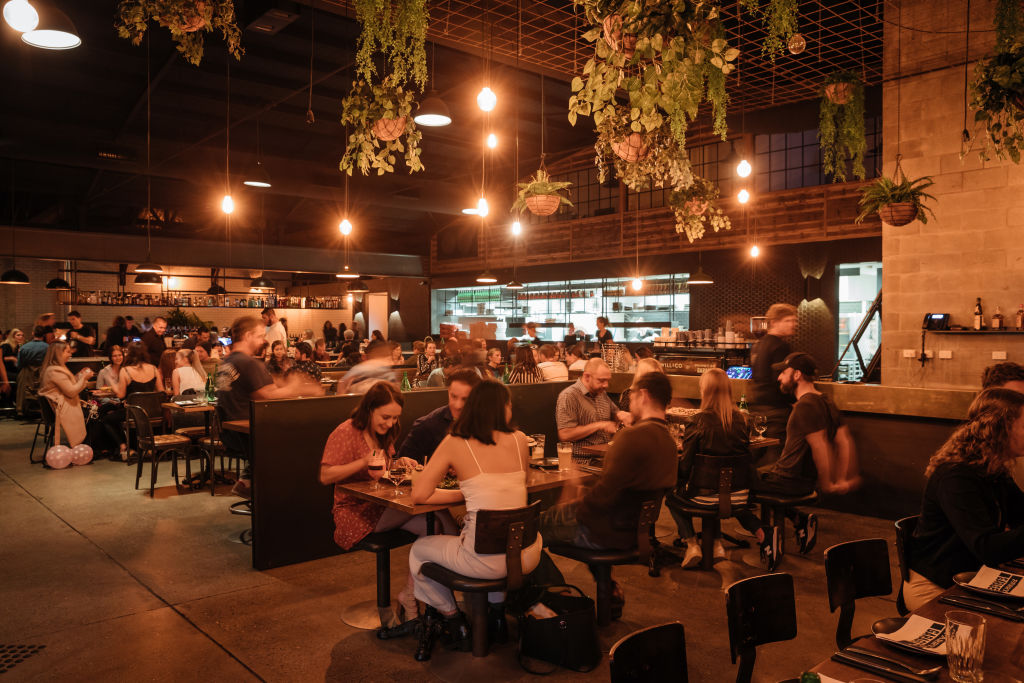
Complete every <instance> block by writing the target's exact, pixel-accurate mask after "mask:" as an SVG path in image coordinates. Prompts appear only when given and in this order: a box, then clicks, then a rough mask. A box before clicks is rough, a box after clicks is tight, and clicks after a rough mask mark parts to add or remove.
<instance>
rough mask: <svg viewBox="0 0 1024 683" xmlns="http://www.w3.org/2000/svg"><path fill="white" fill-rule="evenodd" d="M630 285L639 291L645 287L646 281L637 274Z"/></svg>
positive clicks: (635, 290)
mask: <svg viewBox="0 0 1024 683" xmlns="http://www.w3.org/2000/svg"><path fill="white" fill-rule="evenodd" d="M630 286H631V287H632V288H633V291H634V292H639V291H640V290H641V289H643V288H644V281H643V280H641V279H640V276H639V275H637V276H636V277H635V278H633V282H631V283H630Z"/></svg>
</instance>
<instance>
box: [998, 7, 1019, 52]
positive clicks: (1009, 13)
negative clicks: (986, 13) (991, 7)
mask: <svg viewBox="0 0 1024 683" xmlns="http://www.w3.org/2000/svg"><path fill="white" fill-rule="evenodd" d="M993 24H994V25H995V28H996V52H1008V51H1009V50H1012V49H1013V45H1014V44H1015V43H1019V42H1021V41H1022V40H1024V9H1022V8H1021V4H1020V0H997V2H996V13H995V21H993Z"/></svg>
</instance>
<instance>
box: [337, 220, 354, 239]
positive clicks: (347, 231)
mask: <svg viewBox="0 0 1024 683" xmlns="http://www.w3.org/2000/svg"><path fill="white" fill-rule="evenodd" d="M338 232H340V233H341V234H342V235H344V236H345V237H348V236H349V235H351V234H352V221H350V220H349V219H347V218H342V219H341V222H340V223H338Z"/></svg>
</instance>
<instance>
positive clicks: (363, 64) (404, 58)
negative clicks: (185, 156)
mask: <svg viewBox="0 0 1024 683" xmlns="http://www.w3.org/2000/svg"><path fill="white" fill-rule="evenodd" d="M354 4H355V9H356V19H357V20H358V21H359V23H360V24H361V26H362V30H361V32H360V34H359V41H358V46H359V49H358V51H357V52H356V73H357V74H358V75H359V76H360V77H362V78H363V79H364V80H366V81H368V82H372V81H373V80H374V77H376V76H377V75H378V72H377V65H376V64H375V61H378V60H380V61H382V62H383V64H384V69H383V73H386V74H387V79H389V80H391V81H392V82H393V83H398V84H401V85H403V86H404V87H407V88H409V87H411V86H412V85H413V84H415V86H416V89H417V90H419V91H420V92H423V88H424V87H426V84H427V53H426V47H425V45H426V38H427V22H428V20H429V15H428V14H427V5H426V0H398V1H397V2H393V1H392V0H354Z"/></svg>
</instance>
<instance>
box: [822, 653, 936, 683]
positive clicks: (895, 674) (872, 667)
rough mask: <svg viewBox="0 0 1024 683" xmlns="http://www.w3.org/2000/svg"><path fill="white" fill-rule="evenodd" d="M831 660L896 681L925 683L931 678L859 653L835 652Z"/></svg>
mask: <svg viewBox="0 0 1024 683" xmlns="http://www.w3.org/2000/svg"><path fill="white" fill-rule="evenodd" d="M832 661H834V662H839V663H840V664H846V665H847V666H852V667H854V668H857V669H863V670H864V671H870V672H872V673H876V674H881V675H884V676H886V677H888V678H892V679H895V680H897V681H910V682H911V683H926V682H927V681H930V680H932V679H930V678H926V677H924V676H918V675H917V674H912V673H908V672H906V671H901V670H899V669H896V668H893V667H891V666H887V665H885V664H882V663H881V662H879V661H878V660H876V659H870V658H868V657H861V656H860V655H857V654H851V653H849V652H836V653H835V654H834V655H832Z"/></svg>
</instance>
